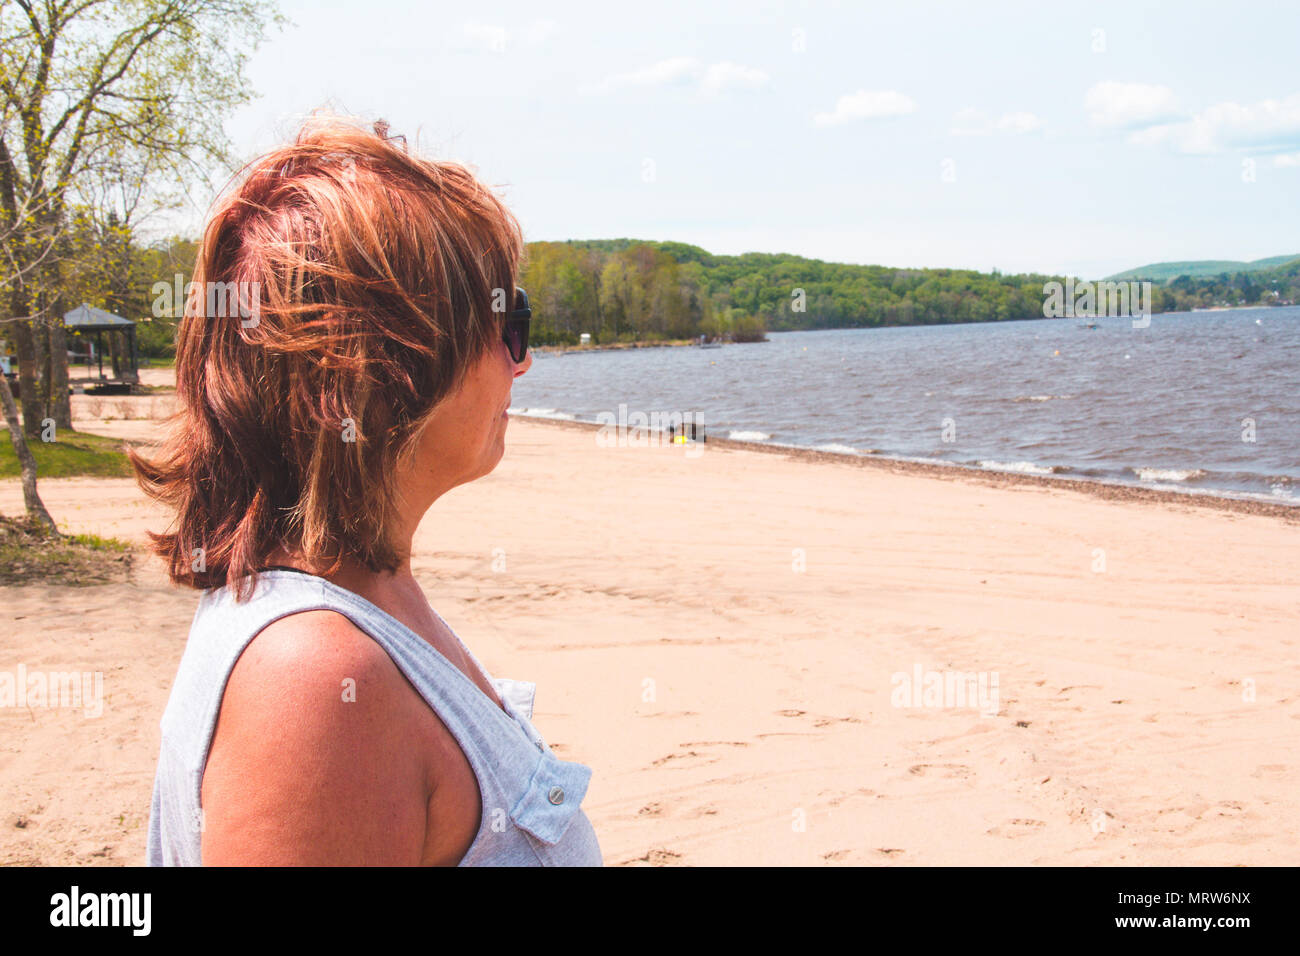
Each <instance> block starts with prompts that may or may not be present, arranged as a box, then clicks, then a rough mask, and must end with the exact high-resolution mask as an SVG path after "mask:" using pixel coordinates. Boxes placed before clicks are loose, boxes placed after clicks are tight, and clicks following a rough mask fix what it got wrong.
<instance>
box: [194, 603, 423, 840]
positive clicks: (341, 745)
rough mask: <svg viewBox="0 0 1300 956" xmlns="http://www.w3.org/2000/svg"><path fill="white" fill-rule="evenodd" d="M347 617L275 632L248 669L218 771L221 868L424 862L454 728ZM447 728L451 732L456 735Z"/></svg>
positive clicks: (263, 639)
mask: <svg viewBox="0 0 1300 956" xmlns="http://www.w3.org/2000/svg"><path fill="white" fill-rule="evenodd" d="M430 718H433V714H432V712H431V711H430V709H429V708H428V707H427V705H425V704H424V702H423V700H422V698H421V697H420V696H419V694H418V693H417V692H416V691H415V689H414V688H413V687H411V685H410V684H409V683H408V682H407V680H406V678H405V677H404V676H403V675H402V673H401V671H400V670H398V668H397V666H396V665H395V664H394V663H393V661H392V660H391V659H390V658H389V656H388V654H387V653H386V652H385V651H384V649H383V648H382V647H381V646H380V645H378V644H377V643H375V641H373V640H372V639H371V638H370V637H369V636H368V635H367V634H365V632H364V631H362V630H360V629H359V628H358V627H357V626H356V625H355V624H353V623H352V622H351V621H349V620H348V619H347V618H346V617H345V616H343V615H342V614H338V613H336V612H334V611H305V612H301V613H298V614H293V615H290V616H288V617H284V618H281V619H280V620H278V621H276V622H274V623H272V624H270V625H268V626H267V627H266V628H265V629H264V630H263V631H262V632H261V633H259V634H258V635H257V637H255V638H254V639H253V640H252V642H250V644H249V645H248V647H247V648H246V649H245V650H244V653H243V654H242V655H241V656H240V658H239V660H238V662H236V664H235V667H234V669H233V671H232V672H231V674H230V679H229V681H228V683H227V685H226V689H225V693H224V695H223V697H222V703H221V710H220V714H219V716H218V720H217V728H216V731H215V733H214V735H213V740H212V746H211V748H210V750H209V754H208V762H207V766H206V768H205V770H204V775H203V784H202V797H203V807H204V815H203V823H204V831H203V838H202V848H203V861H204V863H207V864H216V865H222V864H255V865H256V864H263V865H265V864H272V865H274V864H290V865H318V864H332V863H353V864H357V863H360V864H366V863H378V864H402V863H418V862H420V861H421V858H422V848H423V846H424V843H425V836H426V829H427V823H428V820H427V816H428V806H429V798H430V787H431V783H430V781H431V772H430V771H431V767H430V760H429V754H430V750H429V749H428V748H425V747H420V746H412V745H411V744H412V740H413V739H414V740H420V739H429V736H430V735H431V734H432V735H435V736H436V735H437V733H438V728H439V727H441V724H440V722H438V721H437V719H436V718H433V719H432V720H430ZM443 732H444V733H445V730H444V731H443Z"/></svg>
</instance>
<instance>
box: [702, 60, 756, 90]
mask: <svg viewBox="0 0 1300 956" xmlns="http://www.w3.org/2000/svg"><path fill="white" fill-rule="evenodd" d="M767 84H768V76H767V74H766V73H764V72H763V71H762V70H755V69H753V68H751V67H747V66H741V65H740V64H739V63H732V62H730V61H723V62H722V63H714V64H713V65H712V66H710V67H709V68H708V69H707V70H705V71H704V79H703V80H702V81H701V82H700V90H701V92H703V93H705V94H706V95H708V96H717V95H718V94H720V93H724V92H726V91H727V90H761V89H763V88H764V87H765V86H767Z"/></svg>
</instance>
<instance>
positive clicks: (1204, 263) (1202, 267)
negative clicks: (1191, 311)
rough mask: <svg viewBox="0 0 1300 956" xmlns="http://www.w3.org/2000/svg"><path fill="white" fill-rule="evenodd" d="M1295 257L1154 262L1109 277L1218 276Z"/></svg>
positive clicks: (1279, 263)
mask: <svg viewBox="0 0 1300 956" xmlns="http://www.w3.org/2000/svg"><path fill="white" fill-rule="evenodd" d="M1296 259H1300V256H1297V255H1290V256H1270V257H1269V258H1267V259H1256V260H1255V261H1254V262H1234V261H1231V260H1221V259H1199V260H1194V261H1191V262H1154V263H1152V264H1151V265H1147V266H1139V267H1138V268H1136V269H1129V270H1128V271H1127V272H1120V273H1117V274H1115V275H1113V276H1110V277H1109V278H1111V279H1150V280H1151V281H1153V282H1168V281H1170V280H1171V279H1177V278H1178V277H1179V276H1191V277H1193V278H1198V277H1200V278H1207V277H1212V276H1220V275H1223V274H1224V273H1235V272H1259V271H1261V270H1264V269H1275V268H1277V267H1279V266H1284V265H1287V264H1288V263H1290V262H1293V261H1294V260H1296Z"/></svg>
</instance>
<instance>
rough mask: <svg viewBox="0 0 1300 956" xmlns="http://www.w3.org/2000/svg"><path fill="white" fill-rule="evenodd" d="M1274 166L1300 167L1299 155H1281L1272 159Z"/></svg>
mask: <svg viewBox="0 0 1300 956" xmlns="http://www.w3.org/2000/svg"><path fill="white" fill-rule="evenodd" d="M1273 165H1274V166H1279V167H1281V166H1300V153H1283V154H1282V155H1281V156H1274V157H1273Z"/></svg>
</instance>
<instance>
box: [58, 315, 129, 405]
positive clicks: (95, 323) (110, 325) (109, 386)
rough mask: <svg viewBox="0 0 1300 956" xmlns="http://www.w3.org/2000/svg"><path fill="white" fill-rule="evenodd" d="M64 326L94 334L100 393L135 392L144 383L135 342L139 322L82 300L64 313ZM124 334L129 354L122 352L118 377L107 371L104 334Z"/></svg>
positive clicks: (96, 389)
mask: <svg viewBox="0 0 1300 956" xmlns="http://www.w3.org/2000/svg"><path fill="white" fill-rule="evenodd" d="M63 325H64V327H65V328H67V329H68V331H70V332H79V333H82V334H83V335H84V334H87V333H94V336H95V348H94V352H95V355H96V357H97V358H98V359H99V384H98V385H96V386H94V390H95V391H97V392H122V393H128V392H130V391H131V386H133V385H138V384H139V382H140V366H139V359H138V355H137V350H136V342H135V323H134V322H132V321H131V320H130V319H124V318H122V317H121V316H120V315H114V314H113V313H112V312H105V311H104V310H103V309H97V308H95V307H94V306H93V305H87V304H86V303H84V302H83V303H82V304H81V305H79V306H77V307H76V308H75V309H73V310H72V311H71V312H68V313H66V314H65V315H64V316H63ZM105 335H122V336H125V338H126V350H125V354H123V353H122V352H119V353H118V354H119V356H120V361H119V363H118V366H119V367H118V371H119V372H120V375H118V376H106V375H105V374H104V348H103V344H104V336H105Z"/></svg>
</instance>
